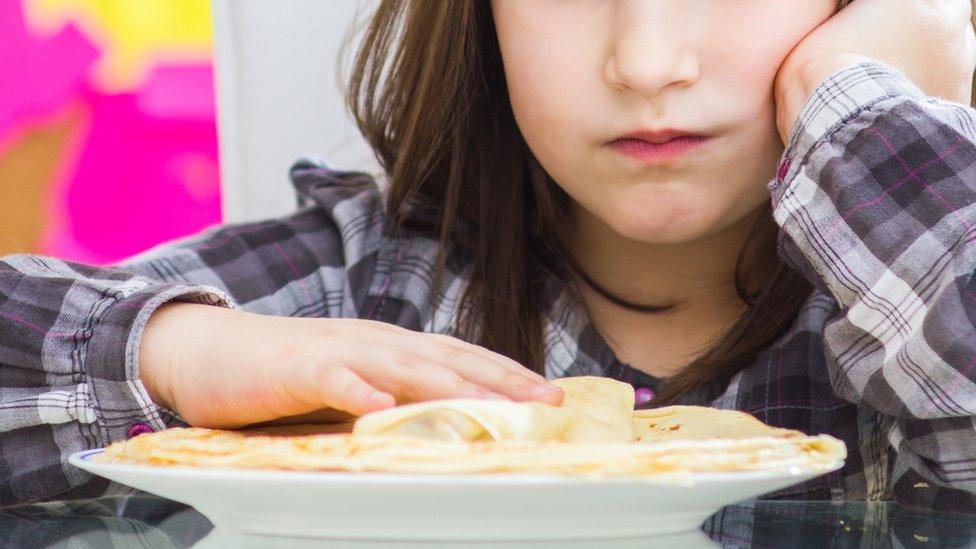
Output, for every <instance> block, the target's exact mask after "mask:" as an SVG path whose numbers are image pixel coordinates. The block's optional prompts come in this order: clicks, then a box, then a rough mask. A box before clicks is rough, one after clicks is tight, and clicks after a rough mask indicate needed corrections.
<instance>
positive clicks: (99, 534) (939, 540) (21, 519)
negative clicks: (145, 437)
mask: <svg viewBox="0 0 976 549" xmlns="http://www.w3.org/2000/svg"><path fill="white" fill-rule="evenodd" d="M499 528H504V525H502V524H500V525H499ZM220 533H221V532H220V530H219V529H217V530H214V528H213V525H212V524H211V523H210V521H208V520H207V519H206V517H204V516H203V515H201V514H200V513H199V512H197V511H196V510H194V509H193V508H191V507H188V506H186V505H183V504H181V503H176V502H174V501H170V500H167V499H164V498H161V497H157V496H153V495H150V494H145V493H137V494H133V495H128V496H117V497H106V498H100V499H91V500H78V501H64V502H55V503H44V504H34V505H19V506H12V507H6V508H0V545H2V546H3V547H51V546H58V547H99V548H101V547H151V548H157V547H166V548H168V547H193V546H196V547H220V546H231V545H234V546H237V545H240V544H238V543H236V542H233V541H230V540H232V539H233V538H228V537H220V536H219V535H218V534H220ZM695 536H697V538H695V539H700V540H701V542H702V543H703V544H704V545H703V546H713V547H939V548H941V547H972V546H976V516H974V515H960V514H950V513H939V512H931V511H924V510H915V509H907V508H904V507H901V506H899V505H897V504H895V503H891V502H841V503H833V502H824V501H753V502H743V503H740V504H737V505H731V506H728V507H725V508H723V509H722V510H721V511H719V512H718V513H716V514H715V515H713V516H712V517H711V518H709V519H708V520H707V521H705V523H704V524H703V525H702V532H701V533H696V534H695ZM271 541H272V540H268V539H264V540H261V541H260V542H257V543H253V542H252V543H250V544H248V545H253V546H270V545H273V544H272V543H270V542H271ZM693 541H694V539H693ZM600 545H601V546H605V544H603V543H600ZM673 545H674V546H680V547H684V548H688V547H689V545H687V542H686V541H675V543H674V544H673ZM692 545H693V546H697V545H696V544H695V543H692ZM285 546H292V544H291V543H288V544H286V545H285ZM342 546H351V545H350V544H349V543H348V542H346V543H344V544H343V545H342ZM383 546H389V544H383ZM416 546H417V545H416V544H413V545H411V547H416ZM540 546H541V545H540ZM658 546H660V545H659V544H657V543H655V542H653V541H651V540H631V541H630V542H629V544H628V545H627V547H658ZM436 547H438V548H441V547H444V545H443V544H438V545H436Z"/></svg>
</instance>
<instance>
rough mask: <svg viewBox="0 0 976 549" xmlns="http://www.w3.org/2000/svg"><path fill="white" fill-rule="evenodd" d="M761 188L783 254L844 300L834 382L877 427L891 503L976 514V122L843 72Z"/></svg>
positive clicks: (876, 69) (908, 90)
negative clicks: (766, 191) (888, 465)
mask: <svg viewBox="0 0 976 549" xmlns="http://www.w3.org/2000/svg"><path fill="white" fill-rule="evenodd" d="M770 191H771V193H772V201H773V214H774V217H775V219H776V222H777V223H778V224H779V226H780V227H781V229H782V230H781V231H780V239H779V251H780V255H781V256H782V257H783V258H784V259H785V260H786V261H787V262H788V263H790V264H791V265H792V266H793V267H795V268H796V269H798V270H799V271H801V272H802V273H804V274H805V275H806V276H807V278H809V279H810V280H811V281H812V282H813V283H814V284H815V285H816V286H817V287H818V288H820V289H821V290H823V291H825V292H828V293H829V294H830V295H832V296H833V297H834V298H835V299H836V300H837V302H838V304H839V311H838V313H837V314H836V315H834V316H833V317H831V318H830V319H828V321H827V322H826V324H825V326H824V331H823V339H824V344H825V352H826V354H827V357H826V359H827V365H828V368H829V375H830V379H831V382H832V385H833V387H834V390H835V391H836V392H837V394H838V395H839V396H840V397H841V398H844V399H847V400H849V401H851V402H854V403H857V404H859V405H862V406H866V407H869V408H871V409H873V410H874V411H876V412H878V413H879V416H880V417H881V418H883V419H882V425H881V428H882V429H883V432H884V433H886V436H887V439H888V441H889V442H890V444H891V447H892V448H893V449H894V451H895V452H894V460H893V467H892V470H891V473H890V474H891V478H890V484H891V486H892V488H893V491H894V496H895V498H896V499H898V500H899V501H901V502H903V503H907V504H912V505H924V506H929V507H937V508H939V507H941V508H967V509H972V508H974V501H976V498H974V496H973V494H974V493H976V423H974V415H976V280H974V276H973V275H974V272H976V228H974V226H976V111H974V110H973V109H971V108H970V107H967V106H964V105H961V104H957V103H952V102H949V101H945V100H941V99H937V98H932V97H929V96H927V95H925V94H924V93H923V92H922V91H921V90H920V89H919V88H918V87H917V86H916V85H915V84H913V83H912V82H911V81H910V80H909V79H908V78H907V77H906V76H905V75H903V74H902V73H900V72H898V71H896V70H894V69H893V68H891V67H889V66H887V65H884V64H880V63H874V62H869V63H861V64H858V65H854V66H850V67H847V68H845V69H842V70H840V71H838V72H836V73H834V74H833V75H831V76H830V77H829V78H828V79H827V80H826V81H825V82H824V83H823V84H821V85H820V86H819V87H818V89H817V90H816V91H815V92H814V93H813V95H812V97H811V98H809V99H808V101H807V102H806V104H805V105H804V108H803V109H802V111H801V113H800V115H799V118H798V120H797V122H796V124H795V126H794V127H793V130H792V132H791V140H790V143H789V145H788V146H787V148H786V151H785V152H784V155H783V162H782V164H781V166H780V170H779V174H778V176H777V178H776V179H775V180H774V181H772V182H771V183H770Z"/></svg>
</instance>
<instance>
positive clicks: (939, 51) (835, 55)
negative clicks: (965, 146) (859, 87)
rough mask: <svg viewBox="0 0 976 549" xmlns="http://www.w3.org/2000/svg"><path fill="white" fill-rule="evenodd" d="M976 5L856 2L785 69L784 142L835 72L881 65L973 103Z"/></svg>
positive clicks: (781, 91) (807, 41)
mask: <svg viewBox="0 0 976 549" xmlns="http://www.w3.org/2000/svg"><path fill="white" fill-rule="evenodd" d="M972 10H973V6H972V2H971V0H854V2H853V3H851V4H850V5H849V6H848V7H847V8H845V9H843V10H842V11H840V12H839V13H837V14H835V15H834V16H832V17H831V18H830V19H828V20H827V21H825V22H824V23H823V24H821V25H820V26H819V27H817V28H816V29H814V30H813V31H812V32H811V33H810V34H808V35H807V36H806V37H805V38H804V39H803V40H802V41H800V43H799V44H797V45H796V47H794V48H793V50H792V51H791V52H790V54H789V55H788V56H787V58H786V60H785V61H784V62H783V63H782V65H780V70H779V73H778V74H777V77H776V82H775V86H774V88H775V98H776V108H777V126H778V128H779V133H780V136H781V137H782V138H783V142H784V143H789V132H790V130H791V129H792V127H793V124H794V122H795V121H796V118H797V116H799V111H800V109H801V108H802V107H803V104H804V103H805V102H806V100H807V98H809V97H810V94H811V93H813V91H814V90H815V89H816V88H817V86H819V85H820V84H821V83H822V82H823V81H824V80H825V79H826V78H827V77H828V76H830V75H831V74H832V73H833V72H835V71H837V70H839V69H842V68H844V67H847V66H850V65H853V64H856V63H859V62H862V61H880V62H882V63H886V64H888V65H890V66H891V67H893V68H895V69H898V70H900V71H901V72H903V73H905V75H907V76H908V77H909V78H911V79H912V81H913V82H915V84H916V85H917V86H919V88H921V89H922V91H924V92H925V93H926V94H928V95H930V96H933V97H941V98H943V99H948V100H950V101H956V102H959V103H964V104H966V105H969V104H970V102H971V99H972V85H973V72H974V70H976V33H974V30H973V23H972V15H973V14H972Z"/></svg>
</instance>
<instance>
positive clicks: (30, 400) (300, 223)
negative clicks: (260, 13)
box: [0, 168, 381, 504]
mask: <svg viewBox="0 0 976 549" xmlns="http://www.w3.org/2000/svg"><path fill="white" fill-rule="evenodd" d="M319 169H324V168H319ZM341 173H342V172H334V173H333V174H332V175H333V176H335V177H333V179H335V181H333V182H332V183H336V184H338V185H339V186H336V187H334V188H332V189H319V190H318V192H319V194H320V196H322V197H324V198H323V199H322V201H323V202H325V204H322V203H317V204H314V205H312V206H308V207H304V208H302V209H301V210H299V211H298V212H296V213H294V214H292V215H289V216H287V217H283V218H279V219H272V220H267V221H261V222H253V223H241V224H229V225H222V226H217V227H214V228H211V229H208V230H206V231H204V232H202V233H200V234H198V235H195V236H192V237H189V238H186V239H183V240H180V241H174V242H170V243H167V244H164V245H161V246H159V247H157V248H154V249H152V250H149V251H147V252H145V253H143V254H140V255H138V256H135V257H133V258H130V259H128V260H126V261H123V262H120V263H118V264H116V265H112V266H107V267H95V266H92V265H85V264H80V263H74V262H69V261H63V260H59V259H56V258H52V257H45V256H39V255H13V256H7V257H3V258H0V472H2V473H0V474H2V482H0V504H7V503H12V502H26V501H35V500H42V499H52V498H55V497H57V498H62V499H67V498H71V497H81V496H85V497H89V496H95V495H99V494H102V493H105V491H106V489H108V488H112V489H113V491H114V489H117V488H118V487H117V486H110V485H109V484H108V483H107V482H103V481H102V480H100V479H96V478H92V477H91V476H90V475H88V474H86V473H84V472H83V471H81V470H79V469H77V468H76V467H74V466H72V465H70V464H68V463H67V458H68V456H70V455H71V454H72V453H74V452H77V451H81V450H86V449H90V448H98V447H103V446H106V445H107V444H109V443H111V442H113V441H117V440H123V439H125V438H126V437H127V436H130V435H131V434H134V433H138V432H145V431H146V430H150V429H151V430H158V429H164V428H166V427H167V426H173V425H180V424H182V422H181V421H180V419H179V417H177V416H176V415H175V414H174V413H173V412H172V411H170V410H166V409H163V408H161V407H159V406H157V405H156V404H154V403H153V402H152V401H151V400H150V398H149V395H148V394H147V392H146V389H145V387H144V386H143V384H142V383H141V381H140V380H139V363H138V357H139V352H138V351H139V344H140V341H141V338H142V332H143V329H144V327H145V325H146V323H147V321H148V320H149V317H150V315H152V314H153V312H154V311H155V310H156V309H157V308H158V307H159V306H160V305H162V304H164V303H167V302H170V301H184V302H192V303H202V304H208V305H214V306H221V307H237V308H241V309H244V310H249V311H252V312H258V313H264V314H273V315H280V316H319V317H328V316H332V317H338V316H355V315H356V313H357V311H356V308H355V306H354V304H353V300H352V299H351V296H352V295H353V294H357V293H362V292H363V291H365V290H364V287H365V286H366V285H367V284H368V281H369V271H370V269H369V258H370V257H371V252H372V250H373V249H374V248H375V247H376V243H377V241H378V237H377V232H378V230H379V229H378V225H379V221H380V217H379V214H380V211H381V209H380V207H379V206H380V203H379V199H378V194H377V193H376V192H375V189H370V188H364V187H356V188H343V187H341V182H342V181H341V177H338V176H337V174H338V175H341ZM350 173H351V172H350ZM332 183H330V184H332Z"/></svg>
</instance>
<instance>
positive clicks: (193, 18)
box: [24, 0, 213, 92]
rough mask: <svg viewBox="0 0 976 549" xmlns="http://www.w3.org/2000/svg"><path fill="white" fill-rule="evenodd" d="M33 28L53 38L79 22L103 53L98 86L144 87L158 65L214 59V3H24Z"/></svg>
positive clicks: (202, 0) (161, 0) (97, 69)
mask: <svg viewBox="0 0 976 549" xmlns="http://www.w3.org/2000/svg"><path fill="white" fill-rule="evenodd" d="M24 13H25V17H26V19H27V24H28V25H29V26H30V27H31V28H32V29H33V30H35V31H38V32H41V33H44V34H47V35H50V34H53V33H56V32H58V31H59V30H60V29H62V28H63V27H64V26H65V25H66V24H68V23H75V24H76V25H77V26H78V27H79V28H80V29H81V30H82V32H84V33H85V35H86V36H88V37H89V39H91V40H92V42H94V43H95V44H96V45H97V46H98V47H99V48H101V49H102V51H103V55H102V57H101V59H100V60H99V62H98V64H97V65H96V67H95V74H94V75H93V78H94V81H95V84H96V85H97V86H99V87H100V88H102V89H103V90H104V91H106V92H118V91H125V90H131V89H134V88H138V87H139V86H140V84H141V82H142V81H143V79H144V78H145V77H146V75H147V74H148V70H149V69H150V68H151V67H152V65H153V64H155V63H158V62H160V61H166V62H199V61H206V60H209V59H210V58H211V55H212V49H213V36H212V28H211V15H210V2H209V1H208V0H24Z"/></svg>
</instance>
